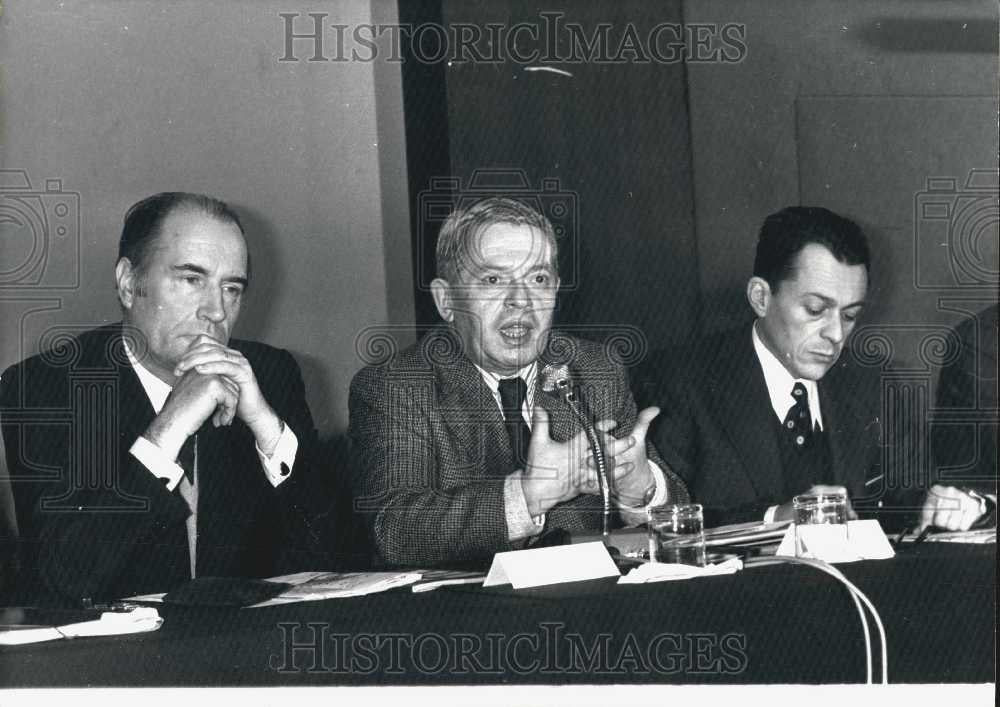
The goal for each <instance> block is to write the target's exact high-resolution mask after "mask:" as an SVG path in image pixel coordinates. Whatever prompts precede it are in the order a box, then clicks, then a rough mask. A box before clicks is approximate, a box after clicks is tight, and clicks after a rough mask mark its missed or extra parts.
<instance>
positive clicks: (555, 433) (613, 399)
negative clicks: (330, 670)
mask: <svg viewBox="0 0 1000 707" xmlns="http://www.w3.org/2000/svg"><path fill="white" fill-rule="evenodd" d="M550 361H562V362H569V364H570V366H571V369H572V370H573V371H574V380H576V381H577V382H578V383H580V385H581V388H582V394H583V397H584V399H585V401H586V402H587V405H588V406H589V407H590V410H591V412H592V413H593V414H594V416H595V417H596V418H598V419H601V418H613V419H615V420H616V421H617V422H618V428H617V429H616V430H615V434H616V435H619V436H622V435H624V434H626V433H627V432H629V431H631V429H632V427H633V425H634V424H635V420H636V407H635V402H634V401H633V399H632V394H631V392H630V390H629V387H628V381H627V377H626V374H625V370H624V369H623V368H622V366H621V365H620V364H618V363H615V362H613V361H612V360H610V359H609V358H608V356H607V355H606V353H605V352H604V350H603V348H602V347H601V346H599V345H598V344H594V343H591V342H587V341H583V340H581V339H576V338H572V337H568V336H560V335H558V334H555V333H553V335H552V336H551V337H550V342H549V347H548V350H547V352H546V354H545V356H544V357H543V359H540V361H539V363H540V365H544V364H545V363H546V362H550ZM534 400H535V404H536V405H542V406H543V407H544V408H545V409H546V410H547V411H548V413H549V415H550V422H551V434H552V437H553V439H555V440H557V441H566V440H567V439H569V438H570V437H572V436H573V435H575V434H577V433H578V432H579V431H580V427H579V425H578V423H577V422H576V421H575V420H574V419H573V418H572V416H571V415H570V413H569V411H568V410H567V409H566V408H565V405H564V403H561V402H560V401H558V400H557V399H555V398H552V397H551V396H549V395H547V394H545V393H542V392H541V390H540V389H539V390H537V391H536V393H535V398H534ZM350 408H351V423H350V431H351V440H352V443H353V445H354V452H355V455H354V458H355V462H354V464H353V468H352V471H353V474H354V495H355V504H356V508H357V509H358V510H359V511H361V512H362V514H363V515H365V516H366V518H367V519H368V522H369V527H370V528H371V533H372V537H373V539H374V544H375V547H376V549H377V551H378V553H379V555H380V556H381V558H382V560H383V561H385V562H386V563H388V564H391V565H426V564H430V563H440V562H447V561H455V560H478V559H486V558H489V557H491V556H492V555H493V553H496V552H501V551H505V550H512V549H519V548H521V547H524V545H525V543H523V542H520V543H513V544H512V543H510V542H509V541H508V529H507V522H506V514H505V508H504V494H503V488H504V480H505V478H506V477H507V476H508V475H510V474H511V473H512V472H513V471H515V465H514V460H513V455H512V452H511V449H510V443H509V441H508V439H507V433H506V430H505V428H504V423H503V417H502V414H501V412H500V410H499V408H498V407H497V404H496V401H495V399H494V397H493V395H492V393H491V392H490V389H489V388H488V387H487V386H486V383H485V382H484V381H483V379H482V376H481V375H480V373H479V371H478V370H476V368H475V366H474V365H473V364H472V362H471V361H470V360H469V359H468V358H466V356H465V355H464V354H463V352H462V348H461V344H460V343H459V341H458V340H457V338H456V337H455V336H454V335H453V334H452V333H451V332H450V330H448V329H443V328H442V329H436V330H434V331H432V332H431V333H429V334H428V335H427V336H425V337H424V338H423V339H421V340H420V341H419V342H418V343H417V344H415V345H413V346H411V347H410V348H408V349H406V350H405V351H403V352H402V353H399V354H398V355H394V356H392V357H391V359H390V360H388V361H386V362H384V363H382V365H373V366H368V367H367V368H364V369H362V370H361V371H360V372H359V373H358V374H357V375H356V376H355V378H354V381H353V382H352V384H351V395H350ZM649 454H650V458H651V459H652V460H654V461H656V462H658V463H660V462H662V460H661V459H660V457H659V455H657V454H656V452H655V450H653V449H650V450H649ZM660 467H661V468H662V469H663V470H664V473H665V474H666V475H667V478H668V483H670V484H671V486H672V489H671V491H672V494H671V497H672V498H674V499H686V497H687V494H686V491H685V490H684V489H683V486H682V485H681V484H680V483H679V481H678V480H677V479H676V477H674V476H673V475H672V474H671V472H670V471H669V469H668V468H667V467H666V465H665V464H662V463H660ZM601 508H602V505H601V501H600V498H599V497H598V496H594V495H584V496H578V497H577V498H575V499H573V500H571V501H567V502H565V503H562V504H560V505H558V506H556V507H554V508H553V509H551V510H550V511H549V512H548V514H547V515H546V530H551V529H556V528H561V529H564V530H569V531H573V530H585V529H586V530H596V529H599V528H600V527H601Z"/></svg>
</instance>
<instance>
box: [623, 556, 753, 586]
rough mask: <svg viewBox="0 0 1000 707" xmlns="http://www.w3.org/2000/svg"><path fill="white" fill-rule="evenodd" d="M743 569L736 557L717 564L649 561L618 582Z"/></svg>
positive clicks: (720, 572)
mask: <svg viewBox="0 0 1000 707" xmlns="http://www.w3.org/2000/svg"><path fill="white" fill-rule="evenodd" d="M742 569H743V562H742V561H741V560H739V559H737V558H735V557H733V558H730V559H728V560H726V561H725V562H720V563H718V564H715V565H705V566H704V567H695V566H694V565H678V564H671V563H667V562H647V563H645V564H643V565H640V566H639V567H636V568H635V569H633V570H631V571H630V572H629V573H628V574H627V575H625V576H624V577H622V578H621V579H619V580H618V584H646V583H647V582H673V581H677V580H683V579H694V578H695V577H711V576H713V575H717V574H734V573H736V572H739V571H740V570H742Z"/></svg>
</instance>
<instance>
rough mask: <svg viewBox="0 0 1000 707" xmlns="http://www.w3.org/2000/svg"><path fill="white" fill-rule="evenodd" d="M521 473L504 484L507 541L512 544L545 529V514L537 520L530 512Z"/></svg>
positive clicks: (518, 472)
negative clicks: (522, 485)
mask: <svg viewBox="0 0 1000 707" xmlns="http://www.w3.org/2000/svg"><path fill="white" fill-rule="evenodd" d="M522 473H523V472H521V471H515V472H514V473H513V474H511V475H509V476H508V477H507V478H506V479H504V482H503V507H504V515H505V516H506V518H507V539H508V540H509V541H510V542H515V541H517V540H524V539H525V538H530V537H533V536H535V535H538V534H539V533H541V532H542V529H543V528H545V514H544V513H542V514H541V515H540V516H538V517H537V518H536V517H535V516H532V515H531V513H529V512H528V501H527V500H526V499H525V498H524V489H523V488H522V487H521V474H522Z"/></svg>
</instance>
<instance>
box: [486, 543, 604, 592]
mask: <svg viewBox="0 0 1000 707" xmlns="http://www.w3.org/2000/svg"><path fill="white" fill-rule="evenodd" d="M620 574H621V573H620V572H619V571H618V567H616V566H615V563H614V560H612V559H611V555H609V554H608V550H607V548H606V547H605V546H604V543H601V542H592V543H581V544H579V545H558V546H556V547H539V548H535V549H533V550H517V551H513V552H498V553H497V554H496V555H495V556H494V557H493V564H492V566H491V567H490V571H489V574H487V575H486V581H484V582H483V586H484V587H492V586H495V585H498V584H510V585H512V586H513V587H514V589H524V588H527V587H540V586H543V585H546V584H560V583H562V582H579V581H582V580H585V579H598V578H600V577H617V576H619V575H620Z"/></svg>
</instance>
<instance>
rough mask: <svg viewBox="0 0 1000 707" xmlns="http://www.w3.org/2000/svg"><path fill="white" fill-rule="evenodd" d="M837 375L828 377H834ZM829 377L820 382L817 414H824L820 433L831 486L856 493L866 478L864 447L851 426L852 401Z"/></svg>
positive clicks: (852, 419) (853, 417)
mask: <svg viewBox="0 0 1000 707" xmlns="http://www.w3.org/2000/svg"><path fill="white" fill-rule="evenodd" d="M838 372H839V371H837V370H834V371H831V373H833V374H834V376H835V375H836V373H838ZM830 378H831V377H830V376H829V375H828V376H826V377H825V378H823V379H822V380H820V381H819V383H818V386H819V391H820V393H819V400H820V410H821V412H822V413H823V431H824V434H826V435H827V440H828V442H829V444H830V466H831V471H832V473H833V482H834V483H835V484H838V485H841V486H845V487H847V489H848V492H851V493H857V490H855V488H854V487H855V485H856V483H857V482H858V481H863V480H864V476H865V472H866V470H865V459H864V456H865V454H864V452H865V444H864V443H863V442H864V441H863V440H860V439H857V434H858V433H859V432H860V430H858V429H857V425H856V424H853V422H854V420H855V419H856V413H855V410H854V405H853V404H852V402H853V398H852V396H850V395H849V394H846V393H845V391H844V390H843V387H842V386H838V385H836V381H835V380H831V379H830Z"/></svg>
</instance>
